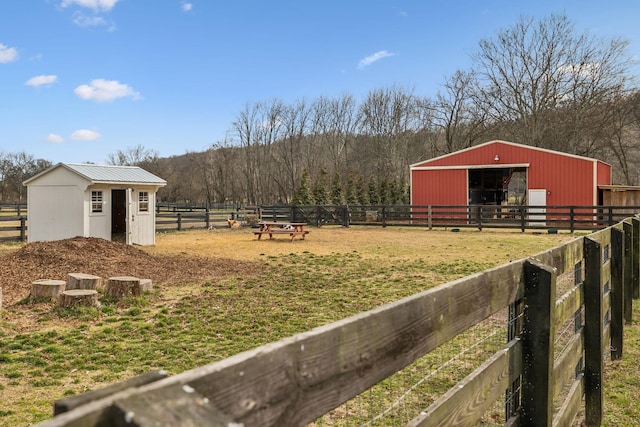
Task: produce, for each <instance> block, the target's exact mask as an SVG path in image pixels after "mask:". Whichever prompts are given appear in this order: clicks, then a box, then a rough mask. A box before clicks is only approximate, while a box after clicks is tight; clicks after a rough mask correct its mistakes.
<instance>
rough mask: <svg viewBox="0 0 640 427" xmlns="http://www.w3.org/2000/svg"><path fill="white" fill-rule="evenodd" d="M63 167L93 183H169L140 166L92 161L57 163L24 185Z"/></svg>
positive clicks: (162, 184)
mask: <svg viewBox="0 0 640 427" xmlns="http://www.w3.org/2000/svg"><path fill="white" fill-rule="evenodd" d="M58 167H63V168H65V169H68V170H70V171H72V172H74V173H76V174H78V175H80V176H82V177H83V178H85V179H86V180H87V181H90V182H91V183H92V184H116V183H117V184H123V183H127V184H149V185H161V186H164V185H166V184H167V181H165V180H164V179H162V178H160V177H157V176H156V175H154V174H152V173H151V172H147V171H146V170H144V169H142V168H140V167H138V166H113V165H96V164H91V163H58V164H57V165H55V166H53V167H51V168H49V169H47V170H46V171H44V172H42V173H39V174H38V175H36V176H34V177H32V178H30V179H28V180H26V181H25V182H24V185H26V184H28V183H29V182H31V181H33V180H35V179H37V178H39V177H41V176H42V175H45V174H47V173H48V172H50V171H51V170H53V169H56V168H58Z"/></svg>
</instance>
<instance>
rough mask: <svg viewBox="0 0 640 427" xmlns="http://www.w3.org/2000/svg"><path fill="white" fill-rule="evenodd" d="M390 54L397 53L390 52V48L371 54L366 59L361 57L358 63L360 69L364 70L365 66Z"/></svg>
mask: <svg viewBox="0 0 640 427" xmlns="http://www.w3.org/2000/svg"><path fill="white" fill-rule="evenodd" d="M389 56H395V53H392V52H389V51H388V50H380V51H378V52H376V53H374V54H373V55H369V56H367V57H366V58H364V59H361V60H360V62H359V63H358V69H359V70H362V69H363V68H364V67H368V66H369V65H371V64H373V63H374V62H376V61H379V60H381V59H382V58H387V57H389Z"/></svg>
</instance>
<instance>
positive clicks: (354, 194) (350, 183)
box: [344, 172, 359, 205]
mask: <svg viewBox="0 0 640 427" xmlns="http://www.w3.org/2000/svg"><path fill="white" fill-rule="evenodd" d="M344 200H345V203H346V204H348V205H355V204H357V203H359V201H358V190H357V187H356V183H355V182H354V180H353V173H352V172H349V174H348V175H347V184H346V186H345V189H344Z"/></svg>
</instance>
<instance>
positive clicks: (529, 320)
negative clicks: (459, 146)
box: [38, 218, 640, 427]
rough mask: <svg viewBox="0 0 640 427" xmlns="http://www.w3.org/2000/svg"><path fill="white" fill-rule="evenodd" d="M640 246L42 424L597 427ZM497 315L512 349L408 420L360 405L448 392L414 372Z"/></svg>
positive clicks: (158, 379) (313, 334) (87, 402)
mask: <svg viewBox="0 0 640 427" xmlns="http://www.w3.org/2000/svg"><path fill="white" fill-rule="evenodd" d="M639 237H640V221H639V220H637V219H635V218H634V219H630V220H625V221H623V222H621V223H618V224H615V225H614V226H611V227H608V228H605V229H603V230H600V231H598V232H595V233H591V234H590V235H588V236H586V237H584V238H576V239H574V240H572V241H570V242H568V243H566V244H564V245H561V246H558V247H556V248H553V249H550V250H548V251H545V252H542V253H540V254H538V255H535V256H533V257H531V258H528V259H523V260H518V261H513V262H510V263H508V264H505V265H502V266H499V267H495V268H492V269H489V270H485V271H482V272H479V273H476V274H473V275H470V276H468V277H465V278H461V279H458V280H455V281H452V282H449V283H446V284H443V285H440V286H438V287H435V288H431V289H429V290H426V291H424V292H421V293H418V294H415V295H413V296H410V297H407V298H404V299H401V300H399V301H396V302H393V303H389V304H386V305H384V306H381V307H379V308H377V309H373V310H370V311H366V312H363V313H360V314H357V315H355V316H351V317H348V318H346V319H343V320H340V321H338V322H335V323H331V324H328V325H325V326H321V327H318V328H315V329H313V330H311V331H308V332H305V333H301V334H298V335H295V336H293V337H289V338H285V339H282V340H280V341H277V342H273V343H270V344H267V345H264V346H261V347H258V348H256V349H254V350H250V351H246V352H243V353H240V354H238V355H235V356H232V357H230V358H228V359H225V360H222V361H219V362H215V363H212V364H209V365H206V366H202V367H199V368H196V369H193V370H190V371H186V372H183V373H180V374H177V375H174V376H169V377H165V375H164V374H157V375H153V374H151V377H153V379H151V380H149V381H147V380H142V379H140V380H138V381H137V383H136V384H135V385H132V382H131V381H132V380H130V381H129V382H124V383H120V384H116V385H113V386H111V387H110V388H109V390H107V391H106V392H100V391H97V392H96V391H94V392H90V393H91V394H89V395H80V396H74V397H71V398H67V399H63V400H62V401H58V402H57V403H56V407H57V408H65V409H64V411H67V412H64V413H61V414H59V415H57V416H55V417H54V418H52V419H50V420H48V421H45V422H43V423H41V424H38V426H40V427H53V426H60V427H62V426H65V427H70V426H80V425H82V426H96V425H101V426H117V425H125V424H124V423H126V425H131V426H151V425H175V426H177V425H209V426H230V425H237V426H240V425H243V426H245V427H249V426H302V425H309V424H310V425H318V426H319V425H325V424H327V425H335V423H333V422H332V421H331V418H328V419H327V420H326V422H325V418H326V417H328V416H330V414H332V413H335V411H338V409H339V410H340V411H339V413H340V416H341V417H342V418H341V419H342V421H343V423H344V419H345V418H348V417H351V416H352V414H351V409H350V408H354V407H356V408H358V411H368V412H370V413H367V414H366V416H365V419H366V420H369V421H365V422H353V423H351V422H348V424H350V425H351V424H355V425H388V424H385V422H387V421H388V422H392V423H393V424H394V425H395V424H396V423H397V421H401V424H405V425H408V426H441V425H456V426H457V425H460V426H471V425H477V424H478V423H483V424H490V425H521V426H543V425H544V426H551V425H554V426H564V425H571V423H572V422H573V420H574V419H575V418H576V416H577V414H579V413H583V414H584V422H585V424H586V425H589V426H597V425H600V424H601V420H602V416H603V413H604V408H603V388H604V387H606V384H605V383H604V382H603V369H604V360H605V359H606V358H612V359H616V358H620V357H622V349H623V342H622V337H623V335H622V330H623V325H624V321H625V319H626V320H630V316H631V313H632V311H631V307H632V296H635V297H636V298H637V289H638V271H640V270H639V264H638V253H639V242H640V239H639ZM490 319H493V321H494V322H496V324H501V325H503V326H504V328H497V330H498V331H502V332H504V335H502V337H501V339H500V340H498V341H496V342H499V341H501V342H502V344H500V345H498V346H497V347H495V348H494V347H492V346H489V347H490V350H489V351H488V352H485V353H483V354H486V356H483V357H482V358H481V359H480V360H478V363H477V364H476V365H474V367H473V368H472V369H471V370H470V371H468V373H465V374H464V375H465V376H464V377H463V378H460V379H459V380H456V381H454V382H453V383H451V385H450V387H449V388H448V390H445V391H444V392H442V393H440V394H439V395H437V396H433V398H431V397H427V396H426V395H418V396H417V397H415V400H417V401H418V403H421V409H420V410H417V411H416V412H415V413H412V414H409V418H408V419H407V420H406V421H402V420H403V418H400V417H399V416H398V417H397V419H396V418H394V419H393V420H384V417H385V416H386V415H387V414H388V413H389V409H385V408H378V407H367V404H365V403H362V402H361V403H359V404H353V405H349V402H350V401H352V399H353V398H356V399H358V398H359V397H360V396H361V395H362V394H363V393H367V392H371V390H373V389H375V388H376V387H380V385H381V384H382V385H385V384H387V383H385V381H387V380H388V379H389V378H391V377H393V376H395V375H399V374H401V373H403V372H406V370H407V369H410V370H412V376H410V377H408V378H411V380H404V381H403V384H404V385H407V383H409V384H408V385H409V386H408V388H407V389H406V391H405V392H404V393H403V394H402V397H401V398H400V399H399V400H397V401H395V402H394V403H390V404H389V407H393V406H397V404H398V402H399V401H400V400H402V399H405V398H407V396H409V395H410V392H411V391H415V390H417V389H418V387H419V386H421V385H424V386H425V389H427V390H429V391H432V390H437V389H438V388H439V385H438V382H437V381H435V380H433V379H432V377H431V376H430V375H423V376H422V378H421V379H419V380H418V381H415V379H414V376H413V374H415V368H416V366H419V365H416V363H418V364H419V363H421V361H424V360H425V358H429V357H430V356H431V355H432V354H434V353H435V352H437V351H438V350H439V349H440V348H442V347H443V346H446V345H449V343H452V342H453V343H456V342H457V341H456V340H457V338H458V337H460V336H464V335H465V334H466V333H467V332H468V331H470V330H473V329H474V328H477V327H478V325H485V322H486V321H487V320H490ZM482 328H483V329H487V331H485V332H489V331H488V329H496V328H495V327H491V326H486V325H485V326H482ZM502 332H499V335H500V334H502ZM456 345H457V344H456ZM482 346H484V344H481V342H480V341H478V342H477V343H474V345H473V346H471V347H470V348H471V352H473V353H481V351H480V350H481V347H482ZM447 363H448V362H447ZM465 363H466V362H465ZM441 368H442V366H441ZM439 369H440V368H439ZM465 372H466V371H465ZM432 380H433V381H432ZM134 382H136V381H134ZM381 382H382V383H381ZM378 383H380V384H378ZM388 391H389V390H388V387H387V386H386V385H385V388H384V389H383V391H382V392H383V393H387V392H388ZM382 392H381V393H382ZM83 396H84V397H83ZM345 405H346V406H345ZM581 409H582V410H581ZM487 413H489V417H488V418H487ZM353 416H355V415H353ZM394 416H396V415H394ZM358 419H359V418H358ZM380 419H383V421H381V424H376V421H377V420H380ZM487 420H488V421H487Z"/></svg>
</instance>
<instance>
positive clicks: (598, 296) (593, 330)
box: [583, 237, 604, 426]
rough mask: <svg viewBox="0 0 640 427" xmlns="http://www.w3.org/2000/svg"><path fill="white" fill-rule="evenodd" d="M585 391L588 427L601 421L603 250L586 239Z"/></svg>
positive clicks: (595, 242) (593, 241)
mask: <svg viewBox="0 0 640 427" xmlns="http://www.w3.org/2000/svg"><path fill="white" fill-rule="evenodd" d="M584 261H585V278H584V288H583V290H584V388H585V391H584V394H585V421H586V424H587V425H588V426H599V425H600V424H601V422H602V415H603V411H602V401H603V392H602V371H603V367H604V360H603V359H604V358H603V346H602V344H603V342H602V341H603V340H602V330H603V326H604V319H603V308H602V283H601V282H602V277H601V274H602V250H601V245H600V243H598V242H597V241H595V240H593V239H590V238H588V237H585V238H584Z"/></svg>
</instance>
